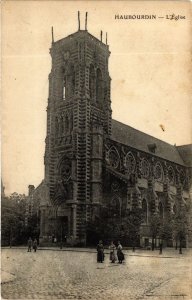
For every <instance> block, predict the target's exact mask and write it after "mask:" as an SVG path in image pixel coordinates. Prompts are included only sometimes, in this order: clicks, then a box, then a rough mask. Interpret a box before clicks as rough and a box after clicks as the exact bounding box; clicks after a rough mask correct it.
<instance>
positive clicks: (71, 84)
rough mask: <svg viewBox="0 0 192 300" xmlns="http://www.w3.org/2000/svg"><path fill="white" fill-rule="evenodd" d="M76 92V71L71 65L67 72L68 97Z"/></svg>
mask: <svg viewBox="0 0 192 300" xmlns="http://www.w3.org/2000/svg"><path fill="white" fill-rule="evenodd" d="M74 92H75V70H74V66H73V65H70V66H69V69H68V72H67V96H69V97H71V96H73V95H74Z"/></svg>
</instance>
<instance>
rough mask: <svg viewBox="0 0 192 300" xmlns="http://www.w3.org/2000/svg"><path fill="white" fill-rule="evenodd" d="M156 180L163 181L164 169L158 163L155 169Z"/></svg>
mask: <svg viewBox="0 0 192 300" xmlns="http://www.w3.org/2000/svg"><path fill="white" fill-rule="evenodd" d="M154 175H155V179H156V180H158V181H163V175H164V174H163V168H162V166H161V164H160V163H157V164H156V165H155V168H154Z"/></svg>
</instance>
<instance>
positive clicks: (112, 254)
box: [109, 241, 116, 263]
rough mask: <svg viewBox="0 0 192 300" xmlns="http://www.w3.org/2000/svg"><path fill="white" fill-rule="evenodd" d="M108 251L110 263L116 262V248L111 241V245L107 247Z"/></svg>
mask: <svg viewBox="0 0 192 300" xmlns="http://www.w3.org/2000/svg"><path fill="white" fill-rule="evenodd" d="M109 251H110V256H109V258H110V260H111V263H115V261H116V247H115V244H114V243H113V241H111V245H110V246H109Z"/></svg>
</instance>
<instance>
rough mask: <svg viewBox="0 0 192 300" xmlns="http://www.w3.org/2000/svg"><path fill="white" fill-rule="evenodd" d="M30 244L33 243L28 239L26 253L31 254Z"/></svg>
mask: <svg viewBox="0 0 192 300" xmlns="http://www.w3.org/2000/svg"><path fill="white" fill-rule="evenodd" d="M32 243H33V241H32V239H31V237H30V238H29V239H28V241H27V246H28V251H27V252H31V247H32Z"/></svg>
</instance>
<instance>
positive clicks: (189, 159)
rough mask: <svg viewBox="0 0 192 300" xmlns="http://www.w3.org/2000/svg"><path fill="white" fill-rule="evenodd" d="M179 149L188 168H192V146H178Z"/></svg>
mask: <svg viewBox="0 0 192 300" xmlns="http://www.w3.org/2000/svg"><path fill="white" fill-rule="evenodd" d="M177 149H178V151H179V153H180V155H181V157H182V159H183V161H184V162H185V163H186V165H187V166H188V167H192V144H190V145H182V146H177Z"/></svg>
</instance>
